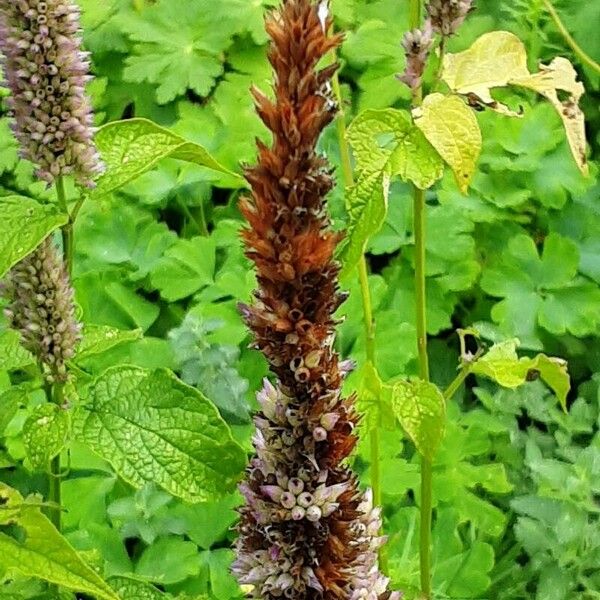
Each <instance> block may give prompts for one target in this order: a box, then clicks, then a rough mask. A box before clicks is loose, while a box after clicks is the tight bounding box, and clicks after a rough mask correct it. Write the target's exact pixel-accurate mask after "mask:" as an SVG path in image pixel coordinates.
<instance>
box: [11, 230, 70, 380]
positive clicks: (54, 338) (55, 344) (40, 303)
mask: <svg viewBox="0 0 600 600" xmlns="http://www.w3.org/2000/svg"><path fill="white" fill-rule="evenodd" d="M2 295H3V296H4V297H5V298H6V299H7V300H8V302H9V305H8V308H6V309H5V315H6V317H7V319H8V321H9V325H10V327H12V328H13V329H15V330H17V331H18V332H19V333H20V334H21V343H22V344H23V346H24V347H25V348H26V349H27V350H29V351H30V352H31V353H32V354H33V355H34V356H35V357H36V358H37V359H38V360H39V361H40V363H41V364H42V365H43V366H44V367H45V369H46V374H47V378H48V381H49V382H51V383H53V382H56V381H59V382H60V381H62V382H64V381H66V379H67V369H66V365H65V362H66V361H67V360H69V359H70V358H72V357H73V355H74V353H75V349H76V347H77V344H78V342H79V340H80V337H81V336H80V329H81V327H80V324H79V323H78V322H77V320H76V318H75V308H74V304H73V288H72V287H71V285H70V283H69V278H68V276H67V273H66V270H65V267H64V263H63V261H62V260H61V259H60V258H59V255H58V252H57V250H56V248H55V247H54V245H53V243H52V240H51V239H50V238H47V239H46V240H45V241H44V242H42V244H41V245H40V246H39V247H38V248H37V249H36V250H34V251H33V252H32V253H31V254H30V255H29V256H28V257H26V258H24V259H23V260H22V261H21V262H19V263H18V264H17V265H15V266H14V267H13V268H12V269H11V271H10V272H9V273H8V275H7V277H6V280H5V281H4V282H3V283H2Z"/></svg>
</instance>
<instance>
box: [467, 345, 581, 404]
mask: <svg viewBox="0 0 600 600" xmlns="http://www.w3.org/2000/svg"><path fill="white" fill-rule="evenodd" d="M518 346H519V341H518V340H516V339H513V340H507V341H504V342H500V343H499V344H494V346H492V347H491V348H490V350H489V351H488V352H486V354H485V355H484V356H482V357H481V358H480V359H479V360H477V361H476V362H475V363H474V364H473V365H472V366H471V372H472V373H475V374H476V375H483V376H485V377H488V378H490V379H492V380H493V381H495V382H496V383H498V384H499V385H501V386H503V387H506V388H516V387H519V386H521V385H523V384H524V383H525V382H527V381H530V380H532V379H536V378H537V377H540V378H541V379H542V381H544V382H545V383H546V384H547V385H548V387H550V388H551V389H552V391H553V392H554V393H555V394H556V397H557V398H558V401H559V402H560V404H561V406H562V407H563V408H564V409H566V406H567V394H568V392H569V388H570V387H571V384H570V378H569V373H568V372H567V365H566V363H565V362H564V361H563V360H561V359H558V358H552V357H549V356H546V355H545V354H538V355H537V356H536V357H534V358H529V357H526V356H523V357H521V358H519V356H518V355H517V347H518Z"/></svg>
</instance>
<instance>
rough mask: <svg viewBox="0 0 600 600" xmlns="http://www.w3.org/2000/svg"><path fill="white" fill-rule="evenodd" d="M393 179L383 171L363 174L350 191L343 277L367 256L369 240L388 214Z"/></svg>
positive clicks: (343, 248) (341, 254)
mask: <svg viewBox="0 0 600 600" xmlns="http://www.w3.org/2000/svg"><path fill="white" fill-rule="evenodd" d="M388 191H389V177H388V176H387V175H386V174H384V173H382V172H374V173H370V174H366V175H363V176H361V177H360V178H359V180H358V182H357V183H356V184H355V185H354V186H353V187H351V188H350V189H349V190H347V195H346V206H347V209H348V216H349V218H350V223H349V224H348V228H347V230H346V238H345V241H344V245H343V246H342V249H341V251H340V258H341V261H342V264H343V271H342V277H347V276H348V275H349V274H350V273H351V272H352V270H353V269H354V267H355V266H356V265H357V264H358V261H359V260H360V258H361V256H362V255H363V254H364V253H365V249H366V246H367V242H368V241H369V238H370V237H371V236H372V235H374V234H376V233H377V232H378V231H379V229H380V228H381V226H382V225H383V222H384V221H385V215H386V212H387V199H388Z"/></svg>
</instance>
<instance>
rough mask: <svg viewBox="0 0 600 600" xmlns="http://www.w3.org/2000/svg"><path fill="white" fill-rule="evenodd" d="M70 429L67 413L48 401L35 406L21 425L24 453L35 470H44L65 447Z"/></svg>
mask: <svg viewBox="0 0 600 600" xmlns="http://www.w3.org/2000/svg"><path fill="white" fill-rule="evenodd" d="M70 430H71V419H70V417H69V413H68V412H67V411H66V410H65V409H63V408H62V407H60V406H58V405H56V404H51V403H49V402H47V403H45V404H40V405H38V406H36V407H35V408H34V409H33V411H32V412H31V414H30V415H29V417H28V418H27V420H26V421H25V424H24V425H23V444H24V445H25V453H26V455H27V458H28V459H29V462H30V463H31V466H32V467H33V469H34V470H35V471H46V470H47V469H48V465H49V464H50V461H51V460H52V459H53V458H54V457H55V456H56V455H57V454H59V452H60V451H61V450H62V449H63V448H64V447H65V444H66V442H67V439H68V437H69V433H70Z"/></svg>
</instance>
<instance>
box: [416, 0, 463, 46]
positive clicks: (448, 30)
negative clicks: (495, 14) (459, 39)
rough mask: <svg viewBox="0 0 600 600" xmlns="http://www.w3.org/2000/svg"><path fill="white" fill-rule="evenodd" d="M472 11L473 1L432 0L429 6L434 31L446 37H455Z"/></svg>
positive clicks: (428, 11)
mask: <svg viewBox="0 0 600 600" xmlns="http://www.w3.org/2000/svg"><path fill="white" fill-rule="evenodd" d="M472 10H473V0H430V2H429V3H428V4H427V16H428V20H429V21H430V22H431V27H432V29H433V31H434V32H435V33H439V34H440V35H442V36H444V37H449V36H451V35H454V34H455V33H456V31H457V30H458V28H459V27H460V26H461V25H462V24H463V22H464V20H465V18H466V17H467V15H468V14H469V12H470V11H472Z"/></svg>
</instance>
